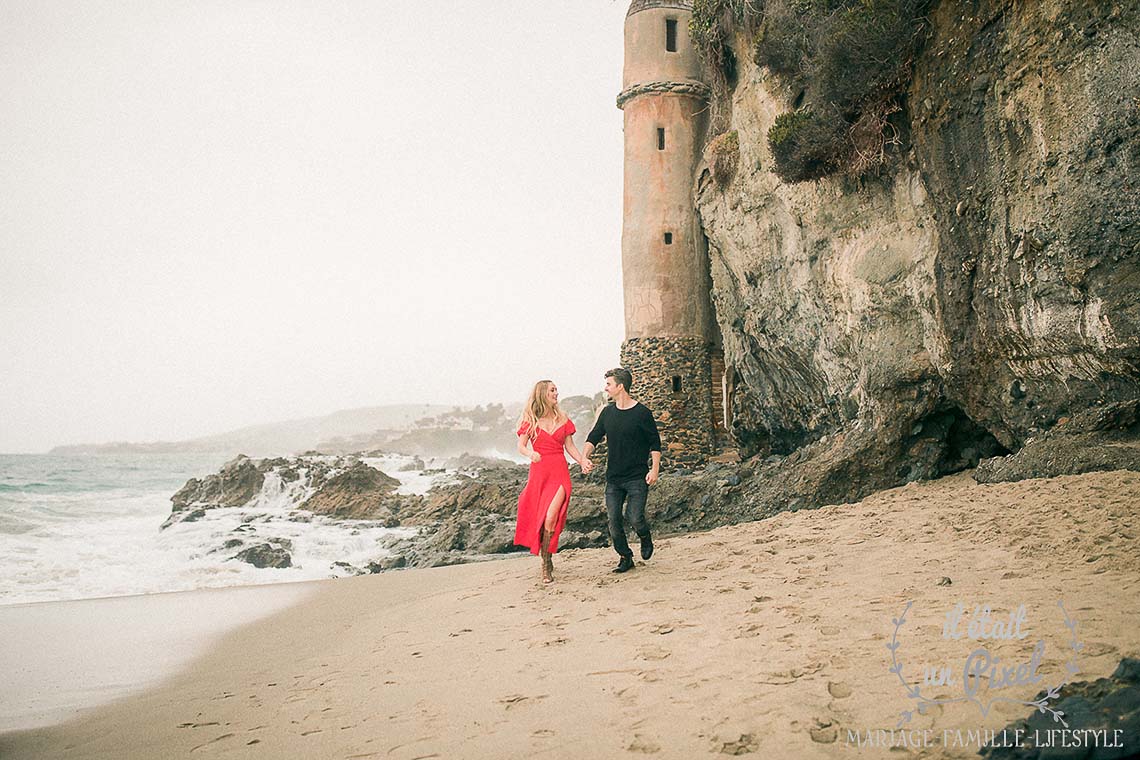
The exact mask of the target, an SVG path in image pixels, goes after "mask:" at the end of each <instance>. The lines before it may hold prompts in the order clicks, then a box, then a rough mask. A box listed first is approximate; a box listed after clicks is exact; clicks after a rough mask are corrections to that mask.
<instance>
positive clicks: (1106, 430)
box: [974, 401, 1140, 483]
mask: <svg viewBox="0 0 1140 760" xmlns="http://www.w3.org/2000/svg"><path fill="white" fill-rule="evenodd" d="M1104 470H1133V471H1140V401H1123V402H1119V403H1116V404H1109V405H1107V406H1104V407H1096V408H1094V409H1089V410H1086V411H1084V412H1081V413H1080V414H1078V415H1076V416H1075V417H1073V418H1072V419H1065V420H1062V422H1061V423H1060V424H1058V425H1057V426H1056V427H1055V428H1053V429H1052V430H1050V431H1049V432H1047V433H1045V434H1044V435H1042V436H1040V437H1039V438H1032V439H1030V440H1029V442H1028V443H1026V445H1025V446H1024V447H1023V448H1022V449H1021V450H1020V451H1018V452H1017V453H1016V454H1012V455H1010V456H1006V457H997V458H994V459H987V460H986V461H984V462H982V463H981V464H980V465H978V469H977V470H976V471H975V472H974V480H976V481H978V482H979V483H1002V482H1006V481H1013V480H1025V479H1026V478H1054V477H1057V476H1058V475H1080V474H1081V473H1084V472H1097V471H1104Z"/></svg>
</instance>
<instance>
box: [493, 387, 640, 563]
mask: <svg viewBox="0 0 1140 760" xmlns="http://www.w3.org/2000/svg"><path fill="white" fill-rule="evenodd" d="M605 377H606V387H605V390H606V394H607V395H608V396H609V397H610V398H611V399H612V400H613V403H612V404H609V405H607V406H606V407H605V408H603V409H602V412H601V414H599V415H598V419H597V421H595V423H594V427H593V429H592V430H591V431H590V434H589V435H588V436H586V445H585V446H584V447H583V448H584V451H581V452H579V450H578V447H577V446H576V445H575V444H574V433H575V432H577V431H576V429H575V427H574V423H573V422H572V421H571V420H570V418H569V417H568V416H567V415H566V413H565V412H563V411H562V408H561V407H559V406H558V388H557V386H555V384H554V382H553V381H551V380H540V381H539V382H538V383H536V384H535V386H534V389H533V390H532V391H531V393H530V398H529V399H527V403H526V406H525V407H524V408H523V413H522V418H521V419H520V420H519V429H518V450H519V453H520V454H522V455H523V456H524V457H527V458H528V459H530V462H531V464H530V475H529V477H528V478H527V483H526V487H525V488H523V491H522V493H521V494H520V495H519V509H518V519H517V522H516V525H515V543H516V544H518V545H520V546H525V547H527V548H529V549H530V552H531V554H538V555H540V556H541V557H542V580H543V582H544V583H550V582H552V581H553V580H554V562H553V560H552V559H551V556H552V555H553V554H554V553H556V552H557V551H558V536H559V534H560V533H561V532H562V526H563V525H565V524H566V514H567V510H568V507H569V505H570V490H571V489H570V468H569V467H568V465H567V463H566V456H565V454H564V453H563V452H564V451H565V452H566V453H568V454H569V455H570V457H571V458H572V459H573V460H574V461H575V462H577V463H578V465H579V466H580V467H581V468H582V472H584V473H589V472H590V471H591V470H592V469H594V464H593V462H591V461H590V455H591V454H593V453H594V448H595V447H596V446H597V445H598V444H599V443H601V442H602V440H603V439H605V441H606V444H607V446H608V461H607V463H606V513H607V515H608V517H609V530H610V540H611V541H612V542H613V547H614V550H615V551H616V552H617V553H618V555H619V557H620V560H619V561H618V565H617V567H615V568H614V569H613V572H615V573H624V572H626V571H627V570H630V569H631V568H633V551H632V550H631V549H630V548H629V543H628V541H627V540H626V528H625V521H624V520H623V516H622V511H623V507H624V508H625V511H626V512H627V514H628V517H629V521H630V523H632V525H633V529H634V531H636V532H637V535H638V537H639V538H640V539H641V558H642V559H649V558H650V556H652V554H653V540H652V538H651V537H650V534H649V523H648V522H646V519H645V501H646V498H647V497H648V495H649V486H651V485H653V484H654V483H656V482H657V476H658V474H659V472H660V469H661V436H660V435H659V434H658V432H657V423H656V422H654V420H653V413H652V412H650V411H649V409H648V408H646V407H645V405H644V404H641V403H639V402H638V401H637V400H636V399H634V398H633V397H632V396H630V389H631V388H632V386H633V376H632V375H631V374H630V373H629V370H626V369H623V368H621V367H618V368H617V369H612V370H610V371H609V372H607V373H606V375H605ZM651 459H652V463H650V460H651Z"/></svg>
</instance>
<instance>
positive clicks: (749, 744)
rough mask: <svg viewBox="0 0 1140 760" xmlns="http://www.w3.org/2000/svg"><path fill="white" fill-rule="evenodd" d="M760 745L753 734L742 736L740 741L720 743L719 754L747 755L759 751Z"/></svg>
mask: <svg viewBox="0 0 1140 760" xmlns="http://www.w3.org/2000/svg"><path fill="white" fill-rule="evenodd" d="M759 747H760V745H759V744H758V743H757V741H756V737H755V736H753V735H752V734H741V735H740V738H739V739H734V740H732V741H728V742H724V741H722V742H720V747H719V748H717V750H716V751H717V752H719V753H720V754H722V755H747V754H751V753H753V752H755V751H756V750H757V749H759Z"/></svg>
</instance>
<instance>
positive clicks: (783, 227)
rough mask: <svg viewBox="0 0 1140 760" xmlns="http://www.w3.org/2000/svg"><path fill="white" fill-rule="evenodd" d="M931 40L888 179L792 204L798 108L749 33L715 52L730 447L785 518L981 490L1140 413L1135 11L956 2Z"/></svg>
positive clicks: (712, 173)
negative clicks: (1063, 425) (938, 484)
mask: <svg viewBox="0 0 1140 760" xmlns="http://www.w3.org/2000/svg"><path fill="white" fill-rule="evenodd" d="M925 23H926V24H928V34H927V35H926V37H925V39H924V42H923V44H922V46H921V47H920V48H919V50H918V52H917V54H916V55H915V56H914V58H913V60H912V61H911V63H910V65H909V67H908V72H909V77H908V79H907V80H906V81H905V82H904V83H903V85H902V87H901V89H900V91H899V93H898V95H897V97H896V99H895V101H894V105H897V106H898V110H897V111H895V112H894V113H892V114H890V124H889V127H888V128H889V130H890V132H891V136H892V138H894V139H893V140H891V142H890V144H888V145H887V146H886V153H887V161H886V163H885V164H883V165H882V166H881V167H880V168H879V169H878V170H877V171H876V172H872V173H864V174H862V175H861V176H853V175H852V174H850V173H848V174H844V173H842V172H835V173H831V174H829V175H828V176H825V177H823V178H822V179H819V180H818V181H814V182H797V183H794V184H789V183H787V182H784V181H782V180H781V179H780V178H779V177H778V176H777V175H776V174H775V173H774V172H773V171H772V169H773V162H774V159H773V155H772V152H771V150H770V147H769V139H768V133H769V129H770V128H771V127H772V125H773V123H774V122H775V121H776V119H777V117H778V116H780V115H781V114H784V113H786V112H789V111H792V110H794V108H795V107H796V105H798V103H797V102H796V101H797V100H799V99H802V98H803V91H802V90H800V91H799V92H798V93H797V91H796V89H797V88H795V87H789V86H788V83H787V81H785V80H782V79H781V78H780V77H778V76H777V75H775V74H773V73H772V71H770V70H769V69H768V68H765V67H763V66H759V65H757V64H756V63H755V61H756V60H764V58H765V56H763V55H758V54H757V49H756V46H757V45H763V44H764V35H763V34H757V32H756V27H755V25H749V24H743V23H741V24H738V25H737V27H736V28H730V29H729V30H728V32H727V33H726V34H725V35H724V39H725V44H726V45H728V50H727V51H726V52H725V53H724V54H723V55H721V56H720V57H719V58H720V61H721V62H723V61H725V60H730V61H732V67H731V68H732V70H731V71H730V72H728V74H730V76H725V77H724V79H725V81H727V82H728V85H727V86H725V87H722V88H720V95H719V99H718V102H717V103H715V104H714V110H715V111H716V112H717V113H720V114H724V118H722V119H721V124H722V126H723V127H724V128H725V130H724V135H725V136H724V137H717V136H716V135H711V136H710V138H711V139H710V140H709V143H708V144H709V147H708V149H707V150H706V159H705V162H704V164H703V166H702V167H701V168H700V169H698V173H697V176H696V177H695V184H694V200H695V203H696V206H697V208H698V210H699V212H700V216H701V219H702V225H703V227H704V231H705V234H706V235H707V237H708V240H709V257H710V268H711V274H712V282H713V287H712V299H713V305H714V308H715V311H716V317H717V322H718V324H719V326H720V330H721V333H722V336H723V341H724V351H725V360H726V363H727V364H728V365H729V366H730V367H731V368H732V370H733V371H734V372H735V375H736V378H737V386H736V387H737V392H736V395H735V398H734V399H733V404H732V408H733V414H734V432H735V434H736V437H737V439H738V441H739V443H740V444H741V447H742V449H743V453H745V454H747V455H753V454H759V455H762V456H770V455H776V456H774V457H772V459H771V462H770V464H769V465H768V467H767V470H766V472H767V473H768V475H767V477H766V480H767V481H770V482H772V483H778V484H782V485H781V489H782V492H783V493H786V494H787V495H788V496H789V497H790V498H795V497H796V496H797V495H798V494H800V492H801V491H803V492H804V495H805V497H812V496H813V495H814V496H815V497H822V498H823V499H824V501H830V500H835V501H843V500H852V499H855V498H858V497H860V496H861V495H863V494H865V493H867V492H868V491H870V490H874V489H876V488H882V487H887V486H892V485H897V484H900V483H902V482H905V481H909V480H914V479H917V478H926V477H935V476H938V475H940V474H944V473H947V472H951V471H955V470H960V469H963V468H966V467H971V466H974V465H976V464H977V463H978V462H979V460H982V459H984V458H986V457H991V456H996V455H1001V454H1008V453H1011V452H1017V451H1019V450H1020V449H1021V448H1022V447H1023V446H1024V445H1025V444H1026V442H1027V441H1028V440H1030V439H1031V438H1033V437H1034V436H1040V435H1041V434H1042V433H1045V432H1046V431H1048V430H1050V429H1051V428H1053V427H1054V426H1055V425H1057V424H1058V422H1059V421H1063V420H1064V419H1065V418H1067V417H1069V416H1071V415H1074V414H1076V413H1079V412H1081V411H1084V410H1086V409H1089V408H1092V407H1097V406H1099V405H1104V404H1110V403H1112V402H1120V401H1126V400H1129V399H1135V398H1137V397H1140V296H1138V293H1140V187H1138V181H1137V179H1136V177H1137V176H1138V174H1137V172H1138V170H1140V3H1137V2H1135V1H1134V0H1133V1H1132V2H1122V3H1111V2H1103V3H1092V2H1077V1H1076V0H1033V1H1026V0H1015V1H1009V0H1005V1H1003V0H967V1H966V2H949V1H948V0H943V1H942V2H938V3H935V4H933V6H932V7H931V8H930V11H929V15H928V16H927V18H926V20H925ZM726 145H727V146H729V147H728V148H727V149H726V147H725V146H726ZM1136 432H1137V431H1136V428H1135V426H1132V435H1134V436H1135V435H1136ZM1133 461H1134V460H1133ZM805 484H806V485H805ZM760 490H764V489H760ZM757 498H759V497H757ZM768 501H771V499H768ZM757 506H758V505H757Z"/></svg>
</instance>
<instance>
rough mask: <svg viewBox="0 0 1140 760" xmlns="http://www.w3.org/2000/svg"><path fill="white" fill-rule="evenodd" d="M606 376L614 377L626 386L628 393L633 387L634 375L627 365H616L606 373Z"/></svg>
mask: <svg viewBox="0 0 1140 760" xmlns="http://www.w3.org/2000/svg"><path fill="white" fill-rule="evenodd" d="M606 377H612V378H613V379H614V382H615V383H617V384H618V385H620V386H622V387H624V388H625V392H626V393H629V392H630V391H631V390H632V389H633V375H631V374H630V372H629V370H628V369H626V368H625V367H614V368H613V369H611V370H610V371H609V372H607V373H606Z"/></svg>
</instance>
